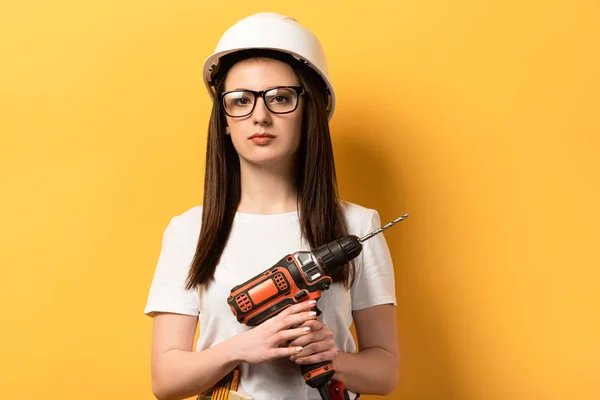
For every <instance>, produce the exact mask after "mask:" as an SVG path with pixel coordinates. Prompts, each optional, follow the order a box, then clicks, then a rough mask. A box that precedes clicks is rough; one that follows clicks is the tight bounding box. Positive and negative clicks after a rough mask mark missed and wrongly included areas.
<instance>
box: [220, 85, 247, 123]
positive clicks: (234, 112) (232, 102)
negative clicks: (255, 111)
mask: <svg viewBox="0 0 600 400" xmlns="http://www.w3.org/2000/svg"><path fill="white" fill-rule="evenodd" d="M223 105H224V106H225V111H227V114H229V115H231V116H232V117H243V116H244V115H248V114H250V112H251V111H252V107H254V94H252V93H251V92H246V91H243V90H240V91H237V92H230V93H227V94H226V95H225V96H224V97H223Z"/></svg>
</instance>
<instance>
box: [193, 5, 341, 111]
mask: <svg viewBox="0 0 600 400" xmlns="http://www.w3.org/2000/svg"><path fill="white" fill-rule="evenodd" d="M248 49H268V50H276V51H281V52H283V53H287V54H290V55H292V56H294V58H296V59H298V60H299V61H301V62H303V63H305V64H306V65H307V66H309V67H311V68H312V69H314V70H315V71H316V72H317V73H318V74H319V75H320V76H321V78H322V79H323V81H324V82H325V84H326V85H327V89H328V91H329V105H328V107H327V112H328V117H329V120H331V117H332V116H333V111H334V110H335V92H334V91H333V86H332V84H331V79H330V77H329V72H328V70H327V61H326V59H325V52H324V51H323V47H322V46H321V43H320V42H319V39H318V38H317V37H316V36H315V35H314V34H313V33H312V32H311V31H309V30H308V29H306V28H305V27H304V26H302V25H300V24H299V23H298V22H297V21H296V20H295V19H294V18H292V17H287V16H285V15H280V14H277V13H271V12H264V13H258V14H254V15H251V16H249V17H246V18H244V19H242V20H240V21H238V22H237V23H236V24H235V25H233V26H232V27H231V28H229V29H228V30H227V31H226V32H225V33H224V34H223V36H222V37H221V40H219V43H218V44H217V48H216V49H215V52H214V53H213V54H212V55H211V56H210V57H208V58H207V59H206V61H205V62H204V68H203V71H202V76H203V77H204V84H205V85H206V88H207V89H208V93H209V94H210V96H211V98H212V99H213V100H214V98H215V88H214V86H213V84H212V73H213V72H215V71H216V69H217V66H218V64H219V59H220V58H221V57H223V56H225V55H227V54H231V53H235V52H236V51H241V50H248Z"/></svg>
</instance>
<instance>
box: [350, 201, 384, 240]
mask: <svg viewBox="0 0 600 400" xmlns="http://www.w3.org/2000/svg"><path fill="white" fill-rule="evenodd" d="M341 206H342V211H343V213H344V218H345V219H346V225H347V227H348V233H349V234H351V235H358V236H361V235H363V234H365V233H368V232H369V231H370V230H371V228H372V227H373V225H379V213H378V212H377V210H375V209H372V208H367V207H364V206H361V205H359V204H355V203H351V202H349V201H345V200H342V201H341ZM377 227H379V226H377Z"/></svg>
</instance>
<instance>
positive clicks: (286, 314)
mask: <svg viewBox="0 0 600 400" xmlns="http://www.w3.org/2000/svg"><path fill="white" fill-rule="evenodd" d="M315 304H316V303H315V301H305V302H302V303H299V304H294V305H293V306H290V307H288V308H286V309H285V310H283V311H282V312H281V313H279V314H277V315H276V316H275V317H273V318H270V319H268V320H266V321H265V322H263V323H262V324H260V325H259V326H257V327H255V328H253V329H250V330H249V331H246V332H244V333H241V334H239V335H237V336H235V337H234V338H233V339H234V341H235V342H234V343H235V344H234V348H236V350H235V351H236V356H237V357H236V358H237V359H239V360H240V361H243V362H247V363H249V364H258V363H263V362H267V361H271V360H274V359H276V358H283V357H290V356H291V355H295V354H298V353H299V352H300V351H302V347H300V346H298V345H296V346H287V344H288V343H289V342H291V341H294V340H297V339H298V338H299V337H301V336H303V335H306V334H308V333H310V327H309V326H301V325H302V324H305V323H307V322H310V321H312V320H315V319H316V318H317V316H316V314H315V312H314V311H310V309H311V308H313V307H314V306H315ZM292 326H298V327H297V328H294V329H290V328H291V327H292ZM282 345H283V346H282Z"/></svg>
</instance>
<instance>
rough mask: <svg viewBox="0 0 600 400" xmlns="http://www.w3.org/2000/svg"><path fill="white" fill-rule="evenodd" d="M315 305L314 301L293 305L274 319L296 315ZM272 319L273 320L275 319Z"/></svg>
mask: <svg viewBox="0 0 600 400" xmlns="http://www.w3.org/2000/svg"><path fill="white" fill-rule="evenodd" d="M315 304H317V302H316V300H309V301H303V302H302V303H298V304H294V305H293V306H289V307H287V308H286V309H285V310H283V311H282V312H280V313H279V314H277V316H276V317H275V318H280V319H282V318H285V317H286V316H288V315H292V314H296V313H299V312H303V311H306V310H310V309H311V308H313V307H314V306H315ZM275 318H273V319H275Z"/></svg>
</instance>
